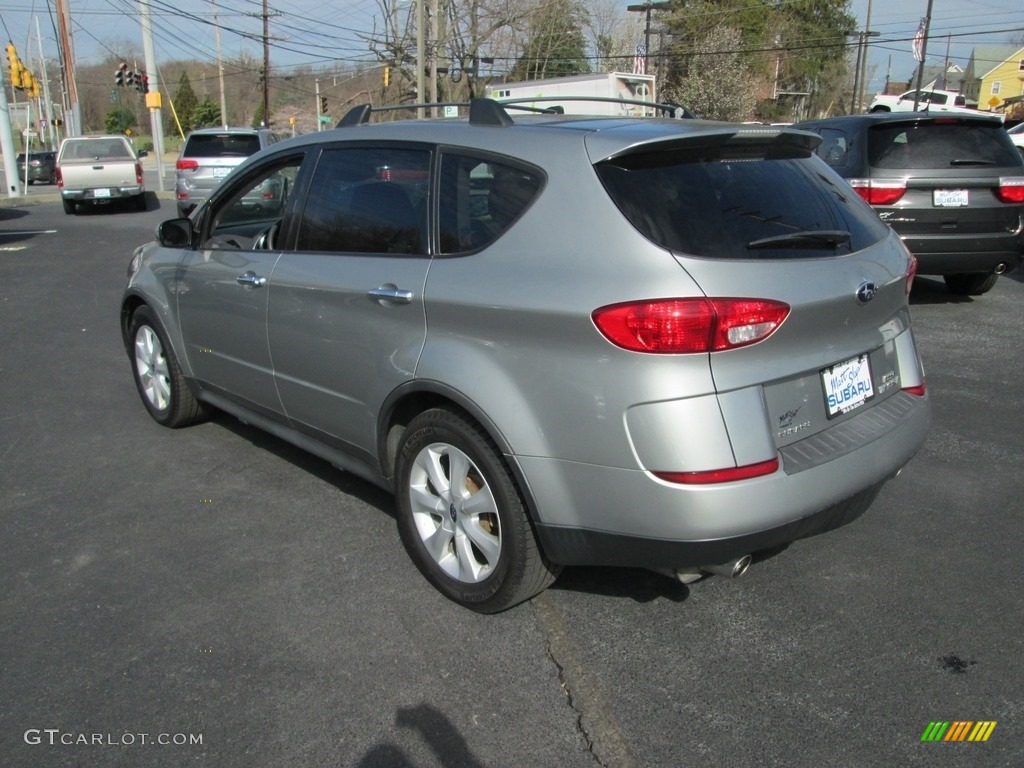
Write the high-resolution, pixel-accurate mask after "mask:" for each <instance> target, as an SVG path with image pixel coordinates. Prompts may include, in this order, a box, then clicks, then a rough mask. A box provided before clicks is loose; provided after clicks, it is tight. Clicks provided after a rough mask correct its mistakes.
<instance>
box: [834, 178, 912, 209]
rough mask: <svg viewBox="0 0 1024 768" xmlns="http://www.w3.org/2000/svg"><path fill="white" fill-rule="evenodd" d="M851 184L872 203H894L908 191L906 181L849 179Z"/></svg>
mask: <svg viewBox="0 0 1024 768" xmlns="http://www.w3.org/2000/svg"><path fill="white" fill-rule="evenodd" d="M848 181H849V182H850V186H851V187H853V189H854V191H855V192H856V193H857V194H858V195H860V196H861V197H863V198H864V199H865V200H866V201H867V202H869V203H870V204H871V205H892V204H893V203H895V202H896V201H897V200H899V199H900V198H901V197H903V193H904V192H906V191H907V182H906V181H875V180H872V179H849V180H848Z"/></svg>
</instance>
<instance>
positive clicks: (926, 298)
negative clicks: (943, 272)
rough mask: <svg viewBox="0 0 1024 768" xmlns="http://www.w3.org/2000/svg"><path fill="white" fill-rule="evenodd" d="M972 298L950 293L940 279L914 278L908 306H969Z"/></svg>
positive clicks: (972, 300)
mask: <svg viewBox="0 0 1024 768" xmlns="http://www.w3.org/2000/svg"><path fill="white" fill-rule="evenodd" d="M973 302H974V297H972V296H962V295H960V294H956V293H953V292H952V291H950V290H949V289H948V288H947V287H946V284H945V283H944V282H942V278H931V277H922V276H920V275H918V276H917V277H915V278H914V287H913V288H912V289H911V291H910V305H911V306H914V305H915V304H971V303H973Z"/></svg>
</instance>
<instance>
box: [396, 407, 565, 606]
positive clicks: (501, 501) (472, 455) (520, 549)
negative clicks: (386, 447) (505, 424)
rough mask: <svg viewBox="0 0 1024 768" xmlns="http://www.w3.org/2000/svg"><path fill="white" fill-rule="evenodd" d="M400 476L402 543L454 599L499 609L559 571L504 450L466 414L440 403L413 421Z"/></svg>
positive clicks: (399, 459)
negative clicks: (543, 544)
mask: <svg viewBox="0 0 1024 768" xmlns="http://www.w3.org/2000/svg"><path fill="white" fill-rule="evenodd" d="M395 476H396V490H397V493H396V496H397V500H398V531H399V534H400V535H401V537H402V543H403V544H404V545H405V548H406V551H407V552H408V553H409V556H410V557H411V558H412V560H413V562H414V563H415V564H416V567H417V568H419V570H420V572H421V573H422V574H423V575H424V576H425V577H426V578H427V579H428V580H429V581H430V583H431V584H433V585H434V586H435V587H436V588H437V589H438V590H439V591H440V592H441V593H442V594H444V595H445V596H446V597H448V598H449V599H451V600H453V601H455V602H456V603H459V604H460V605H463V606H465V607H466V608H471V609H472V610H474V611H478V612H480V613H496V612H498V611H503V610H505V609H506V608H511V607H512V606H513V605H516V604H518V603H521V602H523V601H524V600H528V599H529V598H531V597H533V596H534V595H536V594H537V593H538V592H541V591H543V590H544V589H545V588H546V587H547V586H548V585H549V584H551V582H553V581H554V580H555V578H556V577H557V576H558V573H559V570H560V569H559V568H558V567H557V566H554V565H552V564H550V563H548V562H547V560H546V559H545V558H544V555H543V553H542V552H541V551H540V548H539V546H538V545H537V539H536V537H535V536H534V533H533V528H532V527H531V525H530V521H529V519H528V518H527V515H526V509H525V505H524V504H523V500H522V498H521V496H520V494H519V490H518V488H517V487H516V484H515V481H514V480H513V479H512V476H511V474H510V473H509V471H508V468H507V467H506V466H505V462H504V460H503V459H502V457H501V454H500V453H499V452H498V450H497V449H496V448H495V447H494V445H493V444H492V443H491V441H490V439H489V438H488V437H487V435H486V434H485V433H484V432H483V430H481V429H480V428H479V427H478V426H476V425H475V424H473V423H472V422H471V421H469V420H468V418H466V417H465V416H464V415H463V414H461V413H458V412H455V411H452V410H448V409H445V408H435V409H431V410H429V411H425V412H423V413H421V414H420V415H419V416H417V417H416V418H415V419H413V420H412V422H410V424H409V426H408V428H407V429H406V431H405V435H404V436H403V438H402V444H401V446H400V448H399V451H398V456H397V460H396V473H395Z"/></svg>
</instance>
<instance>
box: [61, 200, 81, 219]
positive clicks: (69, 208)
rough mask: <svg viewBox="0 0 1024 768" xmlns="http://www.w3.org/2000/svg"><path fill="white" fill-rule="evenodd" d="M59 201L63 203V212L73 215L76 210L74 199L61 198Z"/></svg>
mask: <svg viewBox="0 0 1024 768" xmlns="http://www.w3.org/2000/svg"><path fill="white" fill-rule="evenodd" d="M61 202H62V203H64V213H66V214H68V215H69V216H74V215H75V213H76V211H77V207H76V206H77V204H76V203H75V201H74V200H63V199H62V200H61Z"/></svg>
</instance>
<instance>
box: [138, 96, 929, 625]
mask: <svg viewBox="0 0 1024 768" xmlns="http://www.w3.org/2000/svg"><path fill="white" fill-rule="evenodd" d="M818 141H819V139H818V137H816V136H813V135H811V134H808V133H804V132H800V131H795V130H792V129H789V128H776V127H766V126H760V125H730V124H722V123H710V122H704V121H699V120H672V119H648V118H629V117H622V118H618V117H612V118H609V117H581V116H562V115H557V116H556V115H529V116H518V115H517V116H516V117H514V118H513V117H512V115H510V114H509V111H507V110H506V109H504V108H503V107H502V106H501V105H500V104H498V103H496V102H493V101H489V100H474V101H473V102H472V105H471V108H470V113H469V117H468V119H466V118H463V119H446V120H405V121H393V122H382V123H372V122H370V120H369V110H368V109H366V108H359V109H357V110H356V111H355V112H353V113H350V114H349V115H348V116H347V117H346V118H345V119H343V120H342V123H341V125H340V126H339V127H338V128H336V129H334V130H331V131H325V132H322V133H317V134H312V135H307V136H302V137H299V138H296V139H292V140H289V141H285V142H282V143H280V144H276V145H275V146H273V147H271V148H270V149H269V150H267V151H264V152H262V153H260V154H259V155H258V156H256V157H254V158H252V159H250V160H249V161H248V162H246V163H245V164H243V165H241V166H239V168H238V169H236V171H235V172H234V173H233V174H232V176H231V177H230V178H229V179H228V180H227V181H226V182H225V183H224V184H223V185H222V186H221V187H220V188H219V189H217V190H216V191H215V192H214V193H213V196H212V199H211V200H210V202H209V204H208V205H206V206H205V207H204V208H203V209H202V210H200V211H198V212H197V213H196V214H195V215H193V216H192V217H191V218H190V219H176V220H171V221H166V222H164V223H163V224H162V225H161V226H160V227H159V229H158V238H159V241H158V242H153V243H149V244H146V245H143V246H141V247H140V248H138V249H137V251H136V252H135V254H134V256H133V257H132V259H131V264H130V267H129V274H128V283H127V288H126V290H125V294H124V299H123V304H122V307H121V327H122V331H123V334H124V341H125V345H126V349H127V351H128V355H129V358H130V360H131V365H132V371H133V373H134V376H135V381H136V383H137V385H138V389H139V391H140V393H141V396H142V401H143V403H144V405H145V407H146V408H147V409H148V410H149V412H150V414H151V415H152V416H153V418H154V419H156V420H157V421H158V422H159V423H161V424H164V425H166V426H169V427H177V426H182V425H185V424H189V423H192V422H194V421H196V420H197V419H199V418H201V417H202V416H203V414H204V413H205V412H207V411H208V410H209V409H210V408H217V409H220V410H223V411H226V412H227V413H230V414H234V415H235V416H237V417H239V418H241V419H244V420H245V421H246V422H248V423H250V424H254V425H257V426H259V427H261V428H263V429H266V430H268V431H269V432H271V433H273V434H274V435H277V436H279V437H281V438H283V439H285V440H288V441H291V442H293V443H294V444H296V445H299V446H301V447H303V448H305V449H307V450H309V451H311V452H313V453H314V454H316V455H318V456H320V457H322V458H323V459H325V460H327V461H329V462H331V463H332V464H334V465H336V466H338V467H341V468H343V469H346V470H349V471H351V472H353V473H355V474H357V475H358V476H360V477H362V478H365V479H367V480H369V481H370V482H372V483H376V484H378V485H380V486H381V487H383V488H386V489H389V490H391V491H393V492H394V493H395V495H396V498H397V506H398V529H399V533H400V535H401V538H402V540H403V542H404V544H405V546H406V549H407V551H408V552H409V554H410V556H411V558H412V559H413V561H414V562H415V563H416V565H417V566H418V568H419V569H420V570H421V572H422V573H423V574H424V575H425V576H426V578H427V579H428V580H429V581H430V582H431V583H433V584H434V585H435V586H436V587H437V588H438V589H439V590H440V591H441V592H442V593H444V594H445V595H447V596H448V597H449V598H451V599H452V600H455V601H457V602H458V603H460V604H462V605H465V606H468V607H470V608H472V609H474V610H478V611H482V612H493V611H499V610H502V609H504V608H507V607H509V606H512V605H515V604H516V603H518V602H521V601H523V600H526V599H528V598H530V597H531V596H532V595H534V594H536V593H537V592H539V591H541V590H543V589H544V588H545V587H546V586H547V585H549V584H550V583H551V582H552V581H553V580H554V579H555V577H556V576H557V574H558V572H559V570H560V568H561V567H562V566H564V565H575V564H591V565H593V564H597V565H620V566H641V567H647V568H651V569H655V570H659V571H664V572H666V573H668V574H671V575H673V576H676V577H678V578H680V579H681V580H684V581H688V580H691V579H692V578H695V577H697V576H699V574H701V573H704V572H727V573H733V574H736V573H739V572H742V571H743V570H745V568H746V566H747V564H748V563H749V562H750V557H749V555H750V553H753V552H757V551H760V550H764V549H767V548H771V547H775V546H778V545H781V544H784V543H787V542H790V541H793V540H795V539H798V538H802V537H805V536H810V535H812V534H815V533H820V532H822V531H825V530H829V529H831V528H835V527H837V526H840V525H843V524H845V523H847V522H849V521H850V520H852V519H854V518H855V517H857V516H858V515H859V514H860V513H862V512H863V511H864V510H865V509H866V508H867V507H868V505H869V504H870V503H871V501H872V499H873V498H874V497H875V495H876V494H877V492H878V490H879V488H880V487H881V486H882V484H883V483H885V482H886V481H887V480H889V479H890V478H892V477H893V476H894V475H895V474H896V473H897V472H898V471H899V470H900V468H901V467H903V466H904V464H906V463H907V461H909V460H910V458H911V457H912V456H913V455H914V453H915V452H916V451H917V450H918V448H919V447H920V446H921V444H922V442H923V440H924V437H925V433H926V430H927V425H928V422H929V409H930V406H929V399H928V396H927V394H926V391H925V379H924V373H923V370H922V366H921V362H920V360H919V358H918V354H917V350H916V348H915V343H914V336H913V332H912V329H911V318H910V312H909V308H908V300H907V296H908V293H909V291H910V284H911V280H912V279H913V275H914V260H913V258H912V257H911V256H910V254H909V253H908V252H907V250H906V248H905V247H904V246H903V244H902V243H901V242H900V239H899V238H898V237H897V236H896V235H895V234H894V233H893V232H892V231H891V230H890V229H889V228H888V227H887V226H885V225H884V224H882V222H881V221H880V220H879V219H878V217H877V216H876V215H875V214H874V212H873V211H872V210H871V208H870V207H869V206H868V205H867V204H866V203H865V202H864V201H863V200H861V199H860V198H859V197H858V196H857V195H856V193H855V192H854V191H853V190H852V189H851V188H850V187H849V185H848V184H846V183H845V182H844V181H843V180H842V179H841V178H840V177H839V176H837V175H836V174H835V173H833V172H832V171H831V170H830V169H829V168H828V167H827V166H826V165H825V163H823V162H822V161H821V160H820V159H819V158H817V157H816V156H815V155H814V152H813V149H814V146H815V145H816V143H817V142H818ZM273 177H276V178H283V179H286V180H287V181H288V185H287V188H288V190H289V192H288V194H287V198H286V200H285V203H284V206H283V208H282V212H281V213H280V214H279V215H274V216H268V215H265V214H262V213H259V212H256V211H254V210H252V209H251V208H248V207H246V206H245V205H243V204H242V202H243V201H244V200H245V199H246V197H247V196H248V195H249V194H250V193H251V190H253V189H254V188H256V187H258V186H259V185H261V184H263V183H264V182H265V180H266V179H268V178H273Z"/></svg>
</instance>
